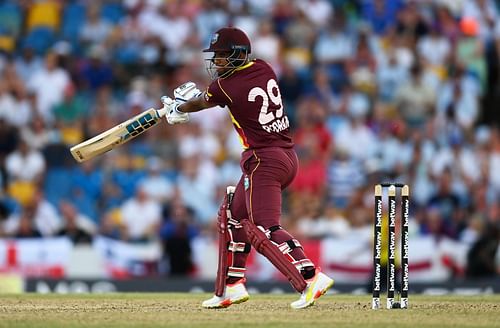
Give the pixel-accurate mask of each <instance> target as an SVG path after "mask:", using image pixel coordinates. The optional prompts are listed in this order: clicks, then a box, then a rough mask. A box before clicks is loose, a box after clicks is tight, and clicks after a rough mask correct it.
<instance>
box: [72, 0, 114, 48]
mask: <svg viewBox="0 0 500 328" xmlns="http://www.w3.org/2000/svg"><path fill="white" fill-rule="evenodd" d="M112 28H113V26H112V25H111V24H110V23H109V22H107V21H106V20H104V19H102V18H101V17H100V8H99V6H97V5H96V4H89V6H88V9H87V17H86V20H85V23H84V24H83V26H82V28H81V30H80V38H81V39H82V41H85V42H89V43H95V44H102V43H104V41H106V39H107V38H108V36H109V34H110V33H111V30H112Z"/></svg>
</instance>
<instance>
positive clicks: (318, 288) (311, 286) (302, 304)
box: [290, 268, 334, 309]
mask: <svg viewBox="0 0 500 328" xmlns="http://www.w3.org/2000/svg"><path fill="white" fill-rule="evenodd" d="M333 282H334V281H333V279H331V278H330V277H328V276H327V275H326V274H324V273H323V272H321V269H319V268H317V269H316V275H315V276H314V277H313V278H311V279H309V280H307V287H306V289H304V291H303V292H302V294H301V295H300V298H299V299H298V300H296V301H295V302H292V303H291V304H290V306H291V307H292V308H293V309H304V308H306V307H308V306H311V305H313V304H314V301H316V300H317V299H318V298H320V297H321V295H324V294H325V293H326V291H327V290H328V289H329V288H330V287H332V286H333Z"/></svg>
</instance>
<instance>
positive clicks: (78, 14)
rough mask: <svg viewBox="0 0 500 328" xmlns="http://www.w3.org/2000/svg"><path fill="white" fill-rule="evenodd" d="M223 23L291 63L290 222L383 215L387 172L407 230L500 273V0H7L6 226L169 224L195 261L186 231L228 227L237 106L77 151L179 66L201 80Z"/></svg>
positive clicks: (142, 103)
mask: <svg viewBox="0 0 500 328" xmlns="http://www.w3.org/2000/svg"><path fill="white" fill-rule="evenodd" d="M226 25H234V26H237V27H239V28H241V29H243V30H244V31H246V32H247V34H248V35H249V37H250V39H251V40H252V55H253V56H254V57H258V58H262V59H264V60H266V61H268V62H269V63H270V64H271V65H272V66H273V68H274V69H275V71H276V73H277V76H278V79H279V85H280V88H281V94H282V97H283V102H284V104H285V106H286V109H287V111H288V115H289V118H290V122H291V126H292V132H293V135H294V137H295V142H296V149H297V152H298V154H299V159H300V171H299V173H298V176H297V178H296V180H295V182H294V183H293V184H292V185H291V187H290V188H289V190H288V191H287V192H286V193H285V199H284V212H283V216H284V218H283V220H282V222H283V224H284V225H286V226H287V229H289V230H290V231H293V233H295V234H296V235H297V236H300V238H323V237H336V236H342V235H345V234H349V233H351V232H352V231H353V230H356V229H372V222H373V186H374V185H375V184H377V183H380V182H384V181H394V182H401V183H406V184H408V185H410V192H411V200H412V207H411V219H412V222H413V227H414V228H413V230H412V234H414V235H419V234H424V235H429V234H430V235H434V236H436V238H440V237H448V238H452V239H454V240H457V241H460V242H463V243H467V244H468V245H471V250H473V251H474V252H476V253H473V254H471V259H473V260H471V263H473V264H474V267H473V268H470V270H469V272H470V274H471V275H483V274H486V275H489V274H495V273H498V272H496V271H497V270H498V269H497V268H499V267H500V266H499V265H498V264H497V267H495V265H494V264H493V265H492V263H494V261H495V256H498V254H496V250H497V249H498V243H499V240H500V233H499V231H500V207H499V205H500V201H499V200H500V109H499V107H498V106H499V105H498V104H500V74H499V73H500V3H499V2H498V1H494V0H419V1H412V0H406V1H405V0H391V1H385V0H357V1H356V0H206V1H198V0H165V1H163V0H123V1H115V0H110V1H83V0H82V1H78V0H68V1H62V0H59V1H57V0H38V1H37V0H22V1H9V0H4V1H0V171H1V174H0V237H4V238H5V237H14V238H26V237H48V236H56V235H67V236H69V237H70V238H71V239H72V240H73V241H74V242H76V243H86V242H87V243H88V242H90V241H91V240H92V237H93V236H95V234H102V235H105V236H109V237H112V238H117V239H121V240H125V241H129V242H144V241H147V240H151V239H160V240H162V241H164V245H165V247H166V248H165V249H166V250H165V251H166V252H170V254H173V256H175V255H177V256H179V258H186V257H188V256H189V240H190V239H191V238H194V237H195V236H197V235H200V234H213V235H215V231H216V230H215V229H214V222H215V221H214V220H215V216H216V213H217V209H218V205H219V202H220V201H221V199H222V195H223V192H224V190H225V186H226V185H228V184H234V183H235V182H236V181H237V180H238V179H239V175H240V169H239V156H240V152H241V146H240V145H239V142H238V139H237V136H236V133H235V132H234V131H233V130H232V126H231V122H230V119H229V117H228V116H229V115H228V114H227V111H226V109H223V108H216V109H211V110H207V111H204V112H200V113H196V114H194V115H192V116H191V122H190V123H189V124H185V125H179V126H168V125H167V124H166V122H165V123H164V124H163V123H162V124H161V125H160V126H157V127H155V128H154V129H151V130H150V131H148V132H147V133H146V134H144V135H142V136H140V137H139V138H136V139H135V140H133V141H131V142H129V143H128V144H126V145H123V146H120V147H119V148H116V149H114V150H113V151H111V152H109V153H107V154H106V155H103V156H101V157H99V158H96V159H93V160H91V161H88V162H85V163H83V164H77V163H76V162H75V161H74V160H73V159H72V158H71V156H70V155H69V151H68V149H69V147H70V146H72V145H74V144H76V143H78V142H80V141H83V140H85V139H87V138H89V137H92V136H94V135H96V134H98V133H100V132H101V131H103V130H105V129H107V128H110V127H113V126H114V125H116V124H117V123H119V122H121V121H124V120H126V119H128V118H130V117H131V116H133V115H135V114H137V113H139V112H141V111H143V110H145V109H147V108H150V107H156V108H159V107H161V104H160V97H161V96H162V95H165V94H171V92H172V90H173V89H174V88H175V87H176V86H178V85H180V84H181V83H184V82H186V81H189V80H191V81H195V82H197V83H198V85H199V86H200V87H204V86H206V85H207V83H208V82H209V80H208V78H209V77H208V74H206V72H205V68H204V63H203V54H202V53H201V49H203V48H205V47H206V46H207V45H208V43H209V40H210V36H211V34H212V33H213V32H214V31H215V30H217V29H218V28H220V27H222V26H226ZM183 243H184V244H183ZM186 243H187V244H186ZM183 245H184V246H183ZM491 245H493V246H494V247H491ZM182 252H186V253H182ZM485 252H486V256H479V257H478V256H476V255H477V254H485ZM183 254H186V255H185V256H183ZM475 254H476V255H475ZM498 258H500V257H498ZM482 259H485V260H482ZM179 261H180V260H179Z"/></svg>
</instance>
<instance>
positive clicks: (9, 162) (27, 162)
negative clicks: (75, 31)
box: [5, 138, 46, 183]
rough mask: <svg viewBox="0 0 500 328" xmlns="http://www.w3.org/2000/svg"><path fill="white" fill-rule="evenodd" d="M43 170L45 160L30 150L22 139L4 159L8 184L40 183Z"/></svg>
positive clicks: (37, 152)
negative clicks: (21, 182)
mask: <svg viewBox="0 0 500 328" xmlns="http://www.w3.org/2000/svg"><path fill="white" fill-rule="evenodd" d="M45 169H46V167H45V158H44V157H43V155H42V153H41V152H40V151H39V150H37V149H32V148H30V146H29V144H28V143H27V142H26V140H24V139H22V138H21V140H20V142H19V145H18V146H17V148H16V149H15V150H14V151H13V152H12V153H10V154H9V155H7V157H6V158H5V170H6V172H7V178H8V181H9V182H14V181H27V182H32V183H37V182H40V181H41V179H42V175H43V174H44V173H45Z"/></svg>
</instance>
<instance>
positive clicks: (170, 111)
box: [161, 96, 189, 125]
mask: <svg viewBox="0 0 500 328" xmlns="http://www.w3.org/2000/svg"><path fill="white" fill-rule="evenodd" d="M161 102H162V103H163V105H164V106H165V108H167V114H166V115H165V117H166V119H167V122H168V124H171V125H174V124H181V123H187V122H189V114H188V113H183V112H181V111H179V110H178V107H179V105H181V102H179V101H177V100H172V98H170V97H168V96H163V97H161Z"/></svg>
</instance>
